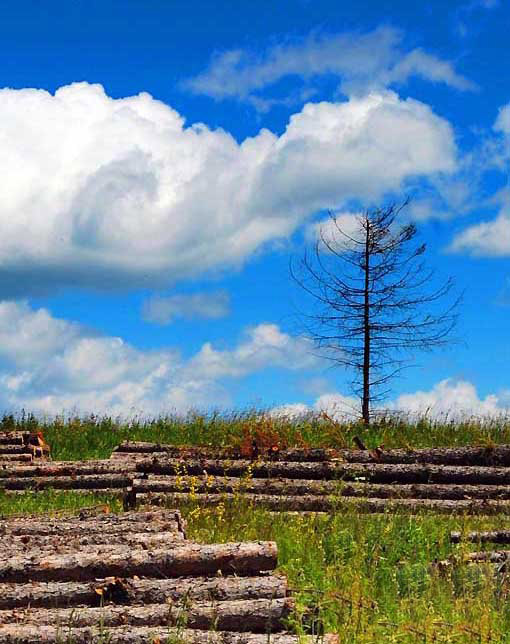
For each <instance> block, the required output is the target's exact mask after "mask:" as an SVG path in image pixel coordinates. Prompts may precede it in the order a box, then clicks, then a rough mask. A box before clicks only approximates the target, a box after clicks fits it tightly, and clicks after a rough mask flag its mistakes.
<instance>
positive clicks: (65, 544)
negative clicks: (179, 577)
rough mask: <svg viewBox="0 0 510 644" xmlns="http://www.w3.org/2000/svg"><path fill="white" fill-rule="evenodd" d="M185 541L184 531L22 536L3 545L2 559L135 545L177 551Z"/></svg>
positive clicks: (11, 537) (10, 538)
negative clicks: (178, 546)
mask: <svg viewBox="0 0 510 644" xmlns="http://www.w3.org/2000/svg"><path fill="white" fill-rule="evenodd" d="M184 541H186V539H185V537H184V535H183V534H182V532H178V531H175V530H174V531H172V532H159V531H158V532H149V533H147V532H126V531H125V528H123V529H122V531H121V532H105V531H104V529H102V530H101V531H98V532H90V533H85V535H83V536H77V535H76V534H75V533H73V532H71V533H68V534H56V535H23V536H12V535H10V536H9V540H8V541H6V540H3V541H1V542H0V557H2V556H6V555H7V554H9V553H11V554H12V553H14V552H16V553H17V554H23V553H26V554H29V553H31V554H35V555H37V556H39V555H40V554H41V553H43V552H44V553H51V552H54V553H56V552H59V553H62V552H72V551H73V550H74V551H77V550H79V551H80V552H86V551H95V552H97V553H99V552H104V551H105V550H106V549H107V548H119V547H120V548H125V546H133V547H138V548H145V549H154V548H163V547H168V548H174V547H175V546H176V545H182V543H183V542H184Z"/></svg>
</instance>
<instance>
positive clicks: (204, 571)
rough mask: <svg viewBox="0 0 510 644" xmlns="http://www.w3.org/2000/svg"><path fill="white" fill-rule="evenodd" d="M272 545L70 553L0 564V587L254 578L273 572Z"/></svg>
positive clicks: (229, 545) (221, 545) (21, 558)
mask: <svg viewBox="0 0 510 644" xmlns="http://www.w3.org/2000/svg"><path fill="white" fill-rule="evenodd" d="M276 561H277V560H276V544H275V543H273V542H272V541H258V542H253V543H250V542H246V543H225V544H215V545H200V544H196V543H187V544H185V545H183V546H182V547H178V548H175V549H173V550H170V551H169V550H166V549H158V550H150V551H146V550H133V549H132V548H129V547H126V548H125V549H122V550H121V549H119V551H118V552H117V553H116V554H115V555H112V556H110V557H99V558H98V557H97V556H96V555H94V554H88V553H86V554H80V553H73V554H69V555H50V556H45V557H37V556H36V557H34V556H13V557H10V558H5V559H4V558H1V559H0V582H16V583H19V582H28V581H29V580H33V581H88V580H93V579H97V578H103V577H109V576H115V577H132V576H133V575H137V576H139V577H150V576H152V577H155V576H158V575H159V576H160V577H181V576H186V575H199V576H202V575H215V574H217V573H218V571H221V573H222V574H237V575H253V574H256V573H258V572H260V571H263V570H274V568H276Z"/></svg>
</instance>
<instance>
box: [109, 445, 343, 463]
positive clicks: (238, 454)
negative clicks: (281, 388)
mask: <svg viewBox="0 0 510 644" xmlns="http://www.w3.org/2000/svg"><path fill="white" fill-rule="evenodd" d="M259 449H260V453H259V455H260V454H263V455H264V457H267V458H268V460H278V461H290V462H321V461H328V460H330V459H332V458H334V457H335V455H336V454H337V452H336V451H335V450H333V449H326V448H297V447H289V448H287V449H281V450H279V449H277V450H273V449H270V448H267V449H264V448H259ZM128 454H129V455H133V456H137V455H141V456H143V455H146V456H147V455H150V456H156V457H161V456H163V457H165V458H181V459H182V458H186V459H192V460H196V459H200V458H207V459H227V460H232V459H243V458H247V456H249V455H247V454H246V453H244V450H241V449H240V448H235V447H229V448H214V447H200V446H199V447H179V446H175V445H166V444H164V443H163V444H161V443H147V442H143V441H125V442H123V443H121V444H120V445H119V446H117V447H116V448H115V449H114V450H113V451H112V455H111V458H126V457H127V455H128Z"/></svg>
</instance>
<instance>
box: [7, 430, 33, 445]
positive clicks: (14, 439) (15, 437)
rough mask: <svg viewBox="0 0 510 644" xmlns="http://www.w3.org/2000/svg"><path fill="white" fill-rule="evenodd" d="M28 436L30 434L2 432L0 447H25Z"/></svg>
mask: <svg viewBox="0 0 510 644" xmlns="http://www.w3.org/2000/svg"><path fill="white" fill-rule="evenodd" d="M28 436H29V433H28V432H27V433H25V432H0V445H24V444H25V442H26V440H27V439H28Z"/></svg>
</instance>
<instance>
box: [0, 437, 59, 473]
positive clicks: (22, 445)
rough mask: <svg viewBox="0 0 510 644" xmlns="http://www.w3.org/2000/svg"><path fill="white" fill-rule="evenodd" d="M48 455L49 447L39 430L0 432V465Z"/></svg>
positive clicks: (27, 461) (43, 457) (26, 461)
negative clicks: (32, 431)
mask: <svg viewBox="0 0 510 644" xmlns="http://www.w3.org/2000/svg"><path fill="white" fill-rule="evenodd" d="M49 456H50V447H49V445H48V444H47V443H46V442H45V440H44V438H43V435H42V433H41V432H34V433H31V432H0V467H2V466H6V465H10V464H12V463H32V461H33V460H41V459H46V458H49Z"/></svg>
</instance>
